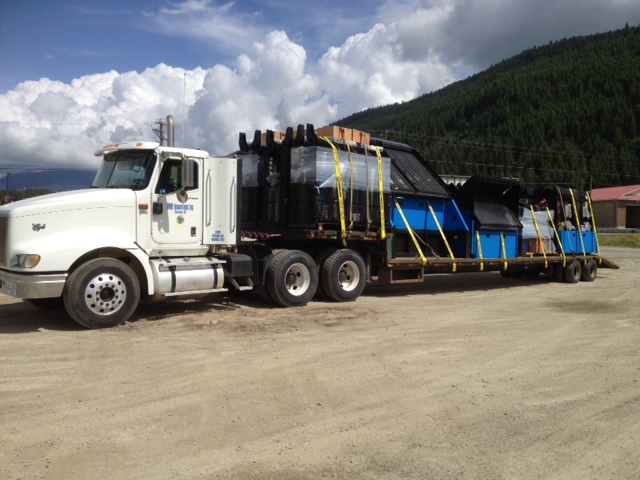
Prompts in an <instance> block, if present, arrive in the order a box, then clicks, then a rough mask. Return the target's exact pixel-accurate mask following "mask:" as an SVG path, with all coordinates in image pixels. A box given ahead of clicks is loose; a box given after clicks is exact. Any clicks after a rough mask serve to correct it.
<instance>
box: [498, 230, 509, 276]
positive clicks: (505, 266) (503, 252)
mask: <svg viewBox="0 0 640 480" xmlns="http://www.w3.org/2000/svg"><path fill="white" fill-rule="evenodd" d="M500 243H501V244H502V257H503V258H504V269H505V270H506V269H507V268H509V262H508V261H507V244H506V242H505V241H504V233H503V232H500Z"/></svg>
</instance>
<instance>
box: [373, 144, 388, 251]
mask: <svg viewBox="0 0 640 480" xmlns="http://www.w3.org/2000/svg"><path fill="white" fill-rule="evenodd" d="M375 149H376V154H377V155H378V184H379V185H378V187H379V189H380V239H381V240H384V239H385V238H387V230H386V226H385V223H386V220H385V218H384V175H383V173H382V155H381V154H380V148H378V147H375Z"/></svg>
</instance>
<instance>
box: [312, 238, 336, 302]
mask: <svg viewBox="0 0 640 480" xmlns="http://www.w3.org/2000/svg"><path fill="white" fill-rule="evenodd" d="M335 251H336V249H335V248H327V249H326V250H322V251H321V252H320V253H318V254H317V255H316V256H315V257H314V260H315V261H316V266H317V267H318V272H320V275H322V268H323V267H324V263H325V262H326V261H327V258H329V257H330V256H331V255H332V254H333V253H334V252H335ZM316 298H322V299H328V298H329V296H328V295H327V293H326V292H325V291H324V288H323V287H322V281H321V280H319V281H318V289H317V290H316Z"/></svg>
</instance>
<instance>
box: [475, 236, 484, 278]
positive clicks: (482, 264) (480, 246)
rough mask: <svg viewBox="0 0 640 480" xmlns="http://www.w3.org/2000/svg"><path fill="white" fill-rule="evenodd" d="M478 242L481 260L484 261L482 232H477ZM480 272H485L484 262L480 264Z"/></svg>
mask: <svg viewBox="0 0 640 480" xmlns="http://www.w3.org/2000/svg"><path fill="white" fill-rule="evenodd" d="M476 242H477V243H478V254H479V255H480V260H484V256H483V255H482V241H481V240H480V232H479V231H478V230H476ZM480 271H481V272H484V262H480Z"/></svg>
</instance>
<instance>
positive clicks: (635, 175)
mask: <svg viewBox="0 0 640 480" xmlns="http://www.w3.org/2000/svg"><path fill="white" fill-rule="evenodd" d="M336 124H339V125H342V126H345V127H353V128H358V129H361V130H365V131H370V132H372V133H375V134H377V135H383V134H385V132H386V135H387V138H388V139H389V140H394V141H399V142H405V143H409V144H411V145H413V146H414V147H416V148H417V149H418V150H419V151H420V152H421V154H422V155H423V156H424V157H425V158H426V159H427V160H428V161H429V162H430V163H431V165H432V166H433V167H434V168H435V169H436V170H437V171H438V172H439V173H440V174H460V175H471V174H473V173H483V174H487V175H499V176H510V177H520V178H521V179H522V181H523V182H524V183H525V184H527V185H529V186H531V185H542V184H554V185H568V186H572V187H575V188H588V187H589V186H590V184H592V185H593V187H594V188H595V187H602V186H612V185H624V184H636V183H640V27H629V26H626V27H625V28H624V29H622V30H618V31H615V32H609V33H604V34H598V35H591V36H587V37H575V38H570V39H565V40H561V41H558V42H554V43H550V44H548V45H546V46H543V47H536V48H532V49H530V50H527V51H525V52H523V53H521V54H520V55H517V56H515V57H513V58H511V59H509V60H506V61H503V62H501V63H500V64H498V65H495V66H493V67H491V68H489V69H487V70H486V71H484V72H482V73H479V74H477V75H474V76H473V77H470V78H468V79H466V80H463V81H459V82H456V83H454V84H452V85H449V86H448V87H446V88H443V89H442V90H439V91H437V92H434V93H431V94H427V95H424V96H422V97H419V98H417V99H415V100H412V101H410V102H407V103H403V104H395V105H388V106H383V107H380V108H373V109H369V110H366V111H363V112H360V113H357V114H355V115H352V116H350V117H347V118H345V119H343V120H340V121H339V122H336Z"/></svg>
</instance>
